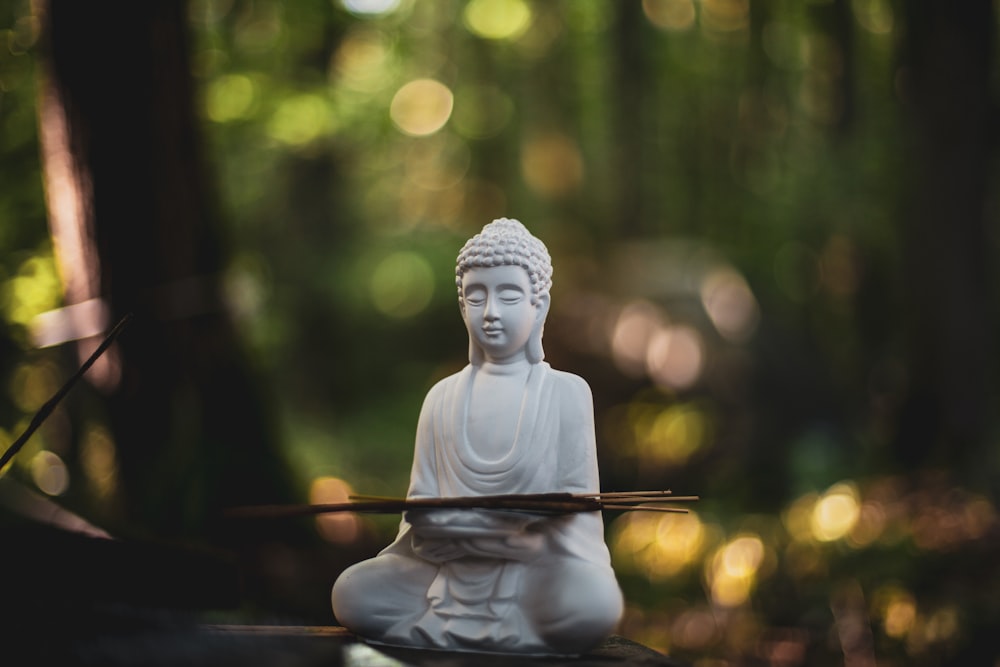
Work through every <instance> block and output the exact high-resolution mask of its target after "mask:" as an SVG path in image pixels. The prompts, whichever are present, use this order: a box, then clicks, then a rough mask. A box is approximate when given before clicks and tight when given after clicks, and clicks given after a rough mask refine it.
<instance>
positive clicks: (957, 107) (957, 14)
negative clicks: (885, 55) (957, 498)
mask: <svg viewBox="0 0 1000 667" xmlns="http://www.w3.org/2000/svg"><path fill="white" fill-rule="evenodd" d="M903 6H904V18H905V20H906V31H905V35H906V41H905V45H904V48H903V51H902V61H903V63H902V64H903V68H902V69H901V71H900V75H899V77H898V80H897V85H899V86H902V93H903V100H904V104H905V106H906V107H907V109H906V110H907V111H908V114H907V115H906V116H905V117H904V121H905V122H908V123H909V133H908V136H909V137H910V143H909V151H910V154H911V156H912V159H911V160H910V164H911V165H912V168H911V169H910V171H909V173H908V174H907V176H906V177H907V178H908V179H909V183H908V186H909V187H906V188H905V192H906V201H905V202H904V210H903V215H902V216H901V219H902V222H903V225H904V228H903V234H902V238H903V239H904V254H905V266H904V271H905V280H904V281H903V284H904V285H906V306H907V310H908V312H907V317H908V321H907V322H906V324H907V329H906V331H907V333H908V337H909V341H908V342H909V350H908V354H909V357H910V363H909V371H910V374H911V379H910V390H909V396H908V399H907V402H906V404H905V405H904V408H903V412H902V415H901V419H900V430H899V434H898V438H897V456H898V457H899V459H900V461H901V462H904V463H910V464H915V465H926V464H928V463H931V464H941V463H947V464H954V463H958V462H960V461H966V462H968V463H969V464H971V465H972V466H973V467H974V468H979V467H978V464H977V463H976V462H977V460H979V456H978V454H976V453H975V452H977V447H982V446H984V445H985V437H986V436H987V435H988V433H987V431H988V419H987V414H988V401H989V400H990V391H989V390H990V384H991V380H992V377H993V372H994V368H993V361H994V359H993V346H994V345H995V342H996V340H997V336H996V329H995V326H994V321H993V319H994V316H995V312H994V311H995V306H994V304H995V298H996V295H995V290H994V287H993V285H994V282H993V276H991V274H990V266H989V264H990V248H991V244H990V231H989V225H990V223H991V221H990V220H989V215H988V208H987V207H988V198H989V197H988V195H989V181H990V178H991V176H992V175H993V162H994V160H995V141H996V106H995V103H994V100H993V98H992V91H991V83H992V81H993V78H994V76H995V70H994V62H995V54H994V40H995V31H996V18H995V16H994V3H992V2H989V0H978V1H976V2H967V3H934V2H930V3H925V2H919V3H904V5H903ZM980 453H985V450H983V451H981V452H980ZM979 469H980V470H981V468H979Z"/></svg>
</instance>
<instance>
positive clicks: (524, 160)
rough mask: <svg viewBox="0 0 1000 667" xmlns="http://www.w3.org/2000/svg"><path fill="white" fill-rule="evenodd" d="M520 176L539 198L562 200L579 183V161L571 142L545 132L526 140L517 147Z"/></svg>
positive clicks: (552, 133)
mask: <svg viewBox="0 0 1000 667" xmlns="http://www.w3.org/2000/svg"><path fill="white" fill-rule="evenodd" d="M521 173H522V174H523V175H524V180H525V182H526V183H527V184H528V186H529V187H530V188H531V189H532V190H534V191H535V192H537V193H538V194H539V195H542V196H545V197H552V198H559V197H564V196H566V195H569V194H571V193H572V192H575V191H576V190H577V189H578V188H579V187H580V185H581V184H582V183H583V177H584V165H583V158H582V156H581V155H580V149H579V147H578V146H577V145H576V143H575V142H574V141H573V140H572V139H570V138H569V137H567V136H566V135H564V134H561V133H559V132H547V133H544V134H540V135H537V136H534V137H532V138H530V139H528V140H527V141H526V142H525V143H524V145H523V146H522V147H521Z"/></svg>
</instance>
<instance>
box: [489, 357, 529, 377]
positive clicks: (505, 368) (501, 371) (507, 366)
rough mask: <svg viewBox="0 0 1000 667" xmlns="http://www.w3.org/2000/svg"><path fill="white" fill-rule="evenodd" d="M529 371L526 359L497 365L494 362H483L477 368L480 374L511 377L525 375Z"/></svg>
mask: <svg viewBox="0 0 1000 667" xmlns="http://www.w3.org/2000/svg"><path fill="white" fill-rule="evenodd" d="M530 370H531V364H530V363H529V362H528V360H527V359H524V358H522V359H519V360H517V361H510V362H507V363H497V362H495V361H484V362H483V364H482V366H480V367H479V371H480V372H481V373H486V374H488V375H500V376H508V377H509V376H513V375H526V374H527V373H528V372H529V371H530Z"/></svg>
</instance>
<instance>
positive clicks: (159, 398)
mask: <svg viewBox="0 0 1000 667" xmlns="http://www.w3.org/2000/svg"><path fill="white" fill-rule="evenodd" d="M39 5H40V7H39V9H40V12H39V14H40V19H41V24H42V32H43V36H42V39H43V43H42V49H43V51H42V54H41V56H42V58H41V61H42V63H43V69H44V76H43V77H42V84H41V89H42V94H41V102H40V110H39V114H40V127H41V137H42V145H43V153H44V171H45V181H46V189H47V198H48V205H49V211H50V220H51V227H52V235H53V240H54V242H55V246H56V251H57V255H58V259H59V262H60V265H61V268H62V272H63V276H64V282H65V286H66V303H67V304H68V309H67V310H66V311H64V312H65V313H67V314H68V315H72V314H73V313H76V314H77V315H79V314H80V313H88V312H89V313H91V314H96V315H97V318H96V319H97V320H98V323H99V325H102V326H107V325H108V324H110V323H113V322H114V321H116V320H117V319H118V318H120V317H121V316H122V315H123V314H125V313H129V312H131V313H134V315H135V319H134V321H133V324H132V325H130V328H129V330H128V331H127V332H126V333H125V334H124V335H123V336H122V337H121V339H120V341H119V343H118V345H117V349H116V350H114V353H115V356H112V357H109V358H108V359H107V360H106V363H104V364H102V365H101V366H100V367H96V366H95V368H94V369H93V371H92V378H93V380H94V382H95V384H97V385H98V386H99V388H100V389H102V390H103V391H104V392H106V394H107V414H108V419H109V422H110V428H111V431H112V434H113V438H114V441H115V443H116V447H117V459H118V460H117V464H118V470H119V473H120V479H119V488H120V492H121V494H122V496H121V498H120V499H119V500H120V502H121V505H122V506H123V507H124V508H125V517H126V523H127V525H129V527H130V528H131V529H136V530H140V531H141V530H149V531H152V532H154V533H156V534H160V535H169V534H172V535H189V536H190V535H194V534H202V535H205V534H208V531H210V530H212V531H213V532H212V534H213V536H217V535H218V533H216V532H214V529H216V528H217V527H215V526H213V525H212V524H213V520H214V519H217V518H218V516H219V515H220V511H221V510H222V509H223V508H225V507H226V506H231V505H237V504H242V503H250V502H266V501H278V500H280V499H284V498H287V495H288V494H287V489H288V486H287V484H288V481H289V480H288V478H287V476H285V475H283V474H282V470H283V464H282V463H281V462H280V460H279V457H278V455H277V454H276V451H275V447H274V445H275V443H274V441H273V437H272V424H271V422H270V420H269V418H268V409H267V407H268V406H267V405H266V403H265V402H264V400H263V399H262V396H261V394H260V393H259V392H258V390H257V387H256V386H255V382H254V380H253V378H252V377H251V374H250V372H249V370H248V366H247V363H246V360H245V359H244V356H243V354H242V351H241V347H240V343H239V341H238V338H237V335H236V332H235V330H234V327H233V325H232V323H231V321H230V319H229V317H228V316H227V313H226V311H225V310H224V308H223V303H222V300H221V297H220V293H219V292H220V282H221V281H220V272H221V270H222V269H223V266H224V260H225V252H224V243H223V239H222V238H221V237H220V234H219V226H218V224H217V220H216V217H215V215H214V214H213V202H212V200H211V197H210V195H209V193H210V192H211V190H210V188H209V187H208V186H207V179H206V175H205V172H204V170H203V165H202V157H201V155H200V143H199V135H198V131H197V124H196V119H195V118H196V117H195V113H194V94H193V87H192V83H191V75H190V67H189V60H188V59H189V52H188V49H189V44H188V35H187V15H186V11H185V9H186V7H185V3H183V2H176V1H174V0H156V1H154V2H148V3H141V4H138V5H136V4H132V3H110V4H102V5H82V4H79V3H75V2H72V1H70V2H66V1H63V0H45V1H43V2H40V3H39ZM102 314H103V315H104V317H103V318H101V317H100V316H101V315H102ZM91 319H95V318H93V317H91ZM101 319H103V320H104V321H103V322H101V321H100V320H101ZM66 321H67V323H68V324H69V325H71V326H70V328H71V329H72V328H73V327H74V326H76V327H77V330H76V331H75V332H72V333H75V334H76V335H77V336H80V335H87V334H91V335H92V334H94V333H96V332H95V331H86V330H81V329H79V324H80V322H79V317H76V318H74V317H68V318H66ZM68 337H72V336H68ZM97 341H98V339H97V338H96V337H90V338H83V339H82V340H81V342H80V344H79V345H80V350H79V351H80V353H81V355H85V354H87V353H88V352H89V351H90V350H91V349H92V348H93V346H94V345H96V342H97Z"/></svg>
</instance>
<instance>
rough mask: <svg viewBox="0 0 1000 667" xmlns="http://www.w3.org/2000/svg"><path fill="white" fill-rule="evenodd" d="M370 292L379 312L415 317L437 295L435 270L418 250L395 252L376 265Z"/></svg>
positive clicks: (394, 315)
mask: <svg viewBox="0 0 1000 667" xmlns="http://www.w3.org/2000/svg"><path fill="white" fill-rule="evenodd" d="M370 291H371V297H372V303H373V304H374V305H375V308H376V309H378V310H379V312H381V313H383V314H385V315H388V316H390V317H394V318H407V317H413V316H414V315H416V314H417V313H419V312H421V311H422V310H423V309H424V308H426V307H427V304H428V303H430V300H431V297H432V296H433V295H434V271H433V269H431V265H430V263H429V262H428V261H427V260H426V259H425V258H424V257H423V256H421V255H418V254H417V253H415V252H410V251H406V250H402V251H398V252H394V253H392V254H390V255H388V256H387V257H385V258H384V259H382V261H380V262H379V263H378V264H377V265H376V267H375V271H374V273H373V274H372V277H371V283H370Z"/></svg>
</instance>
